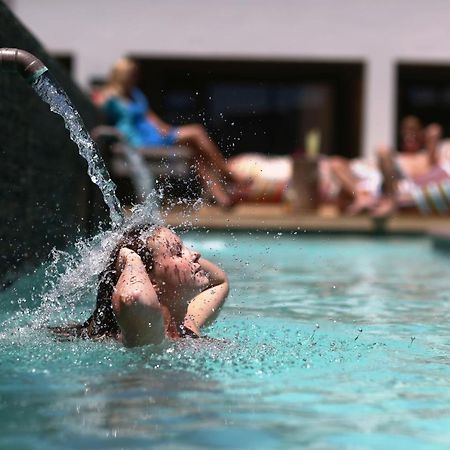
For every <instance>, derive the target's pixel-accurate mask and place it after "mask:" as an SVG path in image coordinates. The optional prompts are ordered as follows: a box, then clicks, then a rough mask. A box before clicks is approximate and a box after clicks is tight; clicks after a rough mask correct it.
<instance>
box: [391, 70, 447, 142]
mask: <svg viewBox="0 0 450 450" xmlns="http://www.w3.org/2000/svg"><path fill="white" fill-rule="evenodd" d="M397 92H398V101H397V124H399V123H400V120H401V119H402V118H403V117H405V116H407V115H415V116H417V117H419V119H420V120H421V121H422V122H423V123H424V125H427V124H429V123H431V122H438V123H440V124H441V125H442V127H443V128H444V135H445V136H450V65H445V66H444V65H432V64H399V65H398V70H397ZM396 137H397V143H398V141H399V136H398V127H397V135H396Z"/></svg>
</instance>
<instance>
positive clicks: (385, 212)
mask: <svg viewBox="0 0 450 450" xmlns="http://www.w3.org/2000/svg"><path fill="white" fill-rule="evenodd" d="M396 210H397V204H396V202H395V200H394V199H393V198H392V197H383V198H382V199H381V200H380V201H379V202H378V204H377V206H376V207H375V208H373V209H372V212H371V214H370V215H371V217H372V218H373V219H386V218H387V217H389V216H392V214H394V213H395V211H396Z"/></svg>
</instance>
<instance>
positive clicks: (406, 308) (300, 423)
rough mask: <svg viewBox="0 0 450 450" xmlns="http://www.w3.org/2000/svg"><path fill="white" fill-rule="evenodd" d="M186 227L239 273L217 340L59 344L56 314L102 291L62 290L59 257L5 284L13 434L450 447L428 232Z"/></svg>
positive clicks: (222, 443)
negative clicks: (56, 276) (410, 235)
mask: <svg viewBox="0 0 450 450" xmlns="http://www.w3.org/2000/svg"><path fill="white" fill-rule="evenodd" d="M186 239H187V241H188V242H189V243H190V244H192V245H194V246H195V247H196V248H197V249H199V250H200V251H201V252H202V253H203V254H204V255H205V256H206V257H209V258H211V259H213V260H215V261H220V262H221V264H222V265H223V267H224V268H225V270H227V272H228V273H229V276H230V280H231V284H232V292H231V295H230V298H229V300H228V302H227V304H226V306H225V308H224V310H223V313H222V315H221V316H220V318H219V320H218V321H217V323H216V324H215V325H214V326H213V327H211V328H210V329H208V330H206V333H207V334H208V335H209V336H211V337H214V338H215V340H212V341H206V342H205V341H196V340H184V341H182V342H176V343H166V344H164V345H162V346H161V347H158V348H154V347H151V346H148V347H143V348H138V349H132V350H129V349H124V348H123V347H121V346H120V345H118V344H116V343H112V342H103V343H98V342H86V341H77V342H65V343H61V342H57V341H56V340H55V339H54V338H53V337H52V336H51V335H50V334H49V333H48V332H47V331H46V330H45V325H46V324H47V323H55V321H58V320H59V321H62V320H68V319H78V320H83V319H85V318H86V317H87V316H88V314H89V313H90V311H91V310H92V307H93V304H94V294H93V292H92V289H91V290H89V289H88V290H87V292H82V293H81V294H75V293H70V294H69V292H70V290H67V291H66V290H65V289H66V288H64V287H62V288H59V289H61V290H62V292H63V294H66V292H67V295H62V297H63V298H59V300H58V301H57V302H56V301H54V298H53V297H52V296H51V295H49V294H48V292H49V291H51V290H52V288H54V287H55V286H56V287H58V286H59V285H58V284H57V283H56V282H53V281H51V275H49V273H50V274H51V273H54V268H52V270H49V266H47V267H43V268H41V269H39V270H38V271H37V272H36V273H35V274H33V275H32V276H29V277H24V278H23V279H22V280H20V281H19V283H17V284H16V285H15V286H14V287H13V289H10V290H9V291H5V292H4V293H2V295H1V302H2V309H1V312H0V320H1V322H2V325H3V326H2V329H1V333H0V351H1V354H2V364H1V366H0V399H1V402H0V423H1V429H2V433H1V434H0V446H1V448H5V449H6V448H8V449H10V448H15V449H16V448H17V449H18V448H23V449H57V448H65V449H78V448H105V449H116V448H117V449H121V448H125V449H147V448H158V449H159V448H160V449H211V448H214V449H256V448H261V449H298V448H310V449H338V448H339V449H342V448H344V449H346V448H348V449H386V448H396V449H403V448H404V449H412V450H414V449H434V448H436V449H440V448H442V449H445V448H449V446H450V431H449V430H450V407H449V404H450V366H449V358H448V348H449V334H448V323H449V318H450V307H449V301H448V300H449V296H450V294H449V290H448V281H447V280H448V266H449V264H448V262H449V261H448V258H447V257H445V256H443V255H440V254H438V253H435V252H433V251H432V249H431V246H430V244H429V242H428V241H427V240H425V239H406V238H398V239H394V238H391V239H371V238H344V237H339V238H330V237H306V236H305V235H304V233H298V234H295V235H294V234H277V233H275V234H272V233H270V234H265V233H264V234H261V233H253V234H232V233H231V234H230V233H228V234H218V233H205V232H202V233H189V234H188V235H187V236H186ZM58 264H60V263H54V265H55V266H57V265H58ZM45 270H47V275H45ZM44 280H45V283H44ZM49 280H50V281H49ZM52 283H53V284H52ZM55 283H56V284H55ZM76 291H77V292H81V290H80V289H77V290H76ZM52 295H54V294H52ZM49 298H51V301H50V300H49Z"/></svg>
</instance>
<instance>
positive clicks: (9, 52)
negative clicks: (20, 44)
mask: <svg viewBox="0 0 450 450" xmlns="http://www.w3.org/2000/svg"><path fill="white" fill-rule="evenodd" d="M4 69H6V70H10V71H14V72H18V73H19V74H20V75H22V76H23V77H24V78H25V79H26V80H27V81H28V82H29V83H32V82H33V81H35V80H36V79H37V78H39V77H40V76H41V75H42V74H43V73H45V72H46V71H47V70H48V69H47V67H45V66H44V64H43V63H42V61H41V60H40V59H38V58H36V56H34V55H32V54H31V53H28V52H27V51H25V50H20V49H18V48H0V70H4Z"/></svg>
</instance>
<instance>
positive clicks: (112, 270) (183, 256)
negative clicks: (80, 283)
mask: <svg viewBox="0 0 450 450" xmlns="http://www.w3.org/2000/svg"><path fill="white" fill-rule="evenodd" d="M99 278H100V283H99V287H98V292H97V305H96V308H95V311H94V312H93V314H92V315H91V317H89V319H88V320H87V321H86V322H85V323H84V324H77V325H73V326H69V327H64V328H63V327H57V328H55V329H54V331H55V332H57V333H58V334H59V335H63V336H78V337H82V338H97V339H98V338H107V337H109V338H113V339H116V340H118V341H120V342H122V343H123V344H124V345H126V346H128V347H133V346H139V345H145V344H158V343H160V342H162V341H163V339H164V338H165V337H167V338H170V339H179V338H184V337H194V338H195V337H199V336H200V329H201V327H202V326H203V325H207V324H209V323H211V322H212V321H213V320H214V319H215V318H216V317H217V315H218V313H219V311H220V308H221V306H222V305H223V303H224V301H225V298H226V297H227V295H228V290H229V284H228V278H227V276H226V274H225V272H224V271H223V270H222V269H220V268H219V267H217V266H216V265H215V264H213V263H211V262H209V261H207V260H206V259H204V258H202V257H201V256H200V253H198V252H195V251H193V250H191V249H189V248H188V247H186V246H185V245H184V244H183V242H182V240H181V239H180V238H179V237H178V236H177V235H176V234H175V233H173V232H172V231H171V230H169V229H168V228H165V227H155V226H149V225H146V226H138V227H134V228H132V229H131V230H129V231H127V232H125V234H124V236H123V237H122V239H121V240H120V242H119V243H118V244H117V246H116V247H115V249H114V250H113V252H112V254H111V256H110V259H109V262H108V265H107V267H106V269H105V270H104V271H103V272H102V273H101V274H100V277H99Z"/></svg>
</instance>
